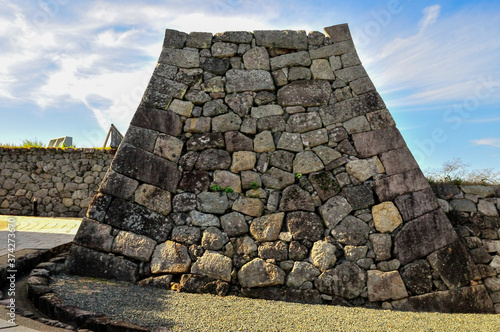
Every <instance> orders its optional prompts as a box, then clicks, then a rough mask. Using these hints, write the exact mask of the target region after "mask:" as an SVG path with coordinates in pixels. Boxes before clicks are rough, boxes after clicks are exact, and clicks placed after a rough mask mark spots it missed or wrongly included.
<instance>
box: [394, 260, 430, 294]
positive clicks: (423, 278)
mask: <svg viewBox="0 0 500 332" xmlns="http://www.w3.org/2000/svg"><path fill="white" fill-rule="evenodd" d="M401 277H402V279H403V281H404V283H405V285H406V289H407V290H408V292H409V293H410V294H411V295H421V294H425V293H430V292H431V291H432V271H431V267H430V266H429V263H427V261H426V260H418V261H415V262H413V263H410V264H407V265H406V266H404V267H403V268H402V270H401Z"/></svg>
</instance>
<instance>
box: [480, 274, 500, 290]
mask: <svg viewBox="0 0 500 332" xmlns="http://www.w3.org/2000/svg"><path fill="white" fill-rule="evenodd" d="M484 285H485V286H486V289H487V290H489V291H490V292H491V293H493V292H498V291H500V278H486V279H485V280H484Z"/></svg>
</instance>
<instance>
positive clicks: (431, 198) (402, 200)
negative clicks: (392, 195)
mask: <svg viewBox="0 0 500 332" xmlns="http://www.w3.org/2000/svg"><path fill="white" fill-rule="evenodd" d="M394 203H395V204H396V206H397V207H398V210H399V212H400V213H401V217H402V218H403V220H404V221H410V220H413V219H415V218H417V217H420V216H421V215H423V214H425V213H428V212H431V211H433V210H435V209H437V208H438V207H439V206H438V203H437V201H436V198H435V195H434V193H433V191H432V189H431V188H427V189H424V190H421V191H416V192H413V193H410V194H407V195H403V196H399V197H396V199H394ZM446 204H448V203H446ZM445 212H446V211H445Z"/></svg>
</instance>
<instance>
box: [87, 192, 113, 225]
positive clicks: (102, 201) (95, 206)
mask: <svg viewBox="0 0 500 332" xmlns="http://www.w3.org/2000/svg"><path fill="white" fill-rule="evenodd" d="M112 199H113V197H112V196H109V195H103V194H97V195H95V196H94V197H93V198H92V202H90V206H89V209H88V210H87V218H89V219H93V220H97V221H103V220H104V217H105V216H106V211H107V210H108V207H109V204H111V200H112Z"/></svg>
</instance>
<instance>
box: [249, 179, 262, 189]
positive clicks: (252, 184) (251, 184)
mask: <svg viewBox="0 0 500 332" xmlns="http://www.w3.org/2000/svg"><path fill="white" fill-rule="evenodd" d="M250 187H251V188H252V189H259V188H260V185H259V184H258V183H257V182H255V181H254V182H252V183H250Z"/></svg>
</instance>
